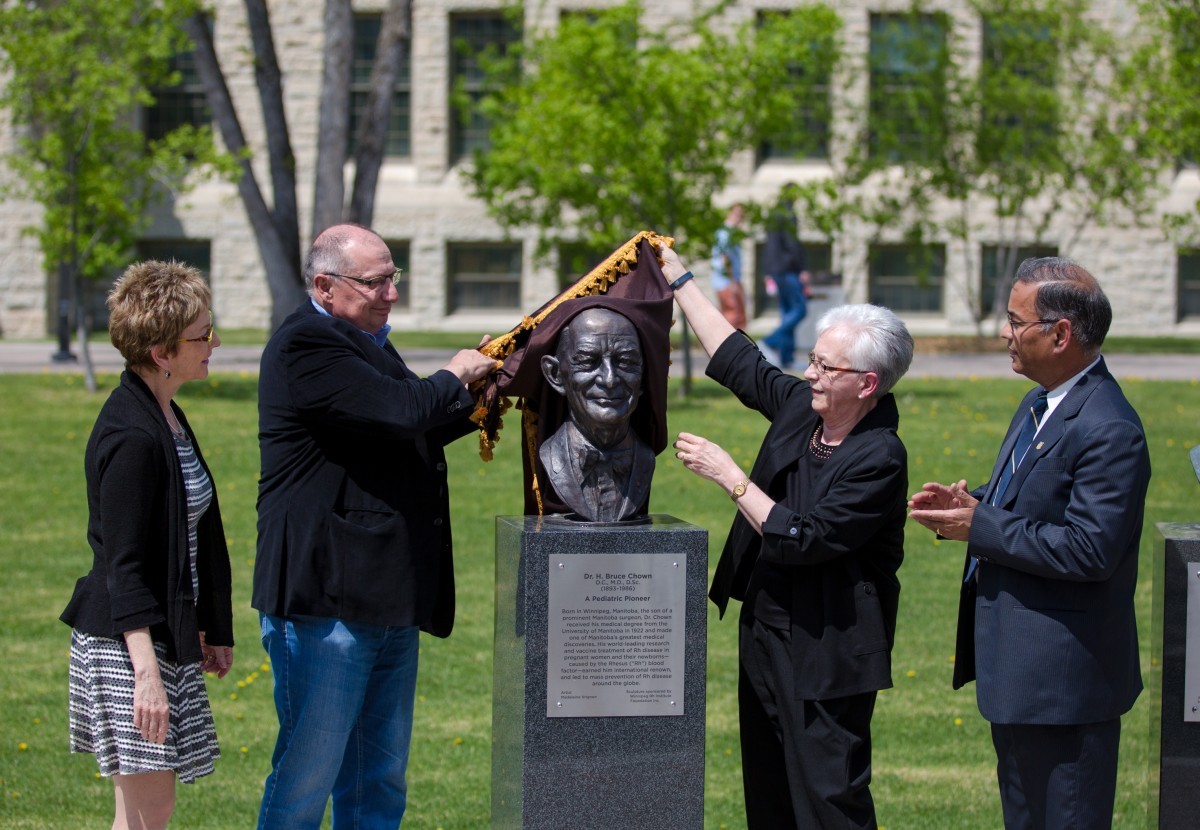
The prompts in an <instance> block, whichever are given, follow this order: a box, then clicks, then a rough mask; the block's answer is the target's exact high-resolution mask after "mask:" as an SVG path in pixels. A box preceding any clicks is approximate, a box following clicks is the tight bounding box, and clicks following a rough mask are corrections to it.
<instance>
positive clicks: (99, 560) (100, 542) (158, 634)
mask: <svg viewBox="0 0 1200 830" xmlns="http://www.w3.org/2000/svg"><path fill="white" fill-rule="evenodd" d="M171 408H172V411H173V412H174V413H175V417H176V418H178V419H179V423H180V424H181V425H182V426H183V428H184V429H185V430H186V431H187V433H188V435H189V436H191V438H192V447H193V449H194V450H195V451H196V459H197V460H198V461H199V462H200V466H201V467H203V468H204V471H205V472H206V473H208V476H209V478H210V479H211V478H212V472H211V471H210V470H209V469H208V465H207V464H206V463H205V462H204V455H203V454H202V453H201V452H200V444H199V441H198V440H197V439H196V435H195V433H194V432H193V431H192V428H191V426H190V425H189V424H188V422H187V418H186V417H185V416H184V414H183V410H182V409H180V408H179V407H178V406H176V405H175V404H172V405H171ZM83 466H84V472H85V473H86V475H87V498H88V532H87V536H88V543H89V544H90V545H91V546H92V569H91V571H90V572H89V573H88V574H87V575H86V576H83V577H81V578H80V579H79V581H78V582H77V583H76V585H75V592H74V594H73V595H72V596H71V601H70V602H69V603H68V605H67V607H66V609H65V610H64V611H63V613H62V616H61V617H60V619H62V621H63V622H65V623H67V624H68V625H70V626H71V627H73V628H76V629H78V630H79V631H82V632H84V633H85V634H92V635H95V636H98V637H110V638H112V639H116V640H120V639H122V635H123V634H124V633H125V632H126V631H133V630H135V629H138V628H145V627H149V629H150V636H151V638H152V639H153V640H154V642H156V643H161V644H162V645H164V646H165V647H166V649H167V659H168V660H171V661H173V662H176V663H198V662H200V659H201V657H202V655H201V653H200V632H201V631H203V632H205V641H206V642H207V643H208V644H209V645H214V646H232V645H233V603H232V599H231V588H230V585H231V579H230V569H229V551H228V549H227V548H226V547H225V530H224V529H223V527H222V525H221V508H220V504H219V503H218V501H217V492H216V484H215V482H214V484H213V498H212V502H211V503H210V504H209V506H208V510H206V511H205V512H204V515H203V516H202V517H201V518H200V524H199V526H198V527H197V528H196V533H197V540H196V544H197V550H196V570H197V572H198V575H199V577H200V579H199V584H200V596H198V597H194V596H192V571H191V563H190V558H189V555H188V527H187V490H186V489H185V486H184V482H183V470H182V469H181V468H180V466H179V456H178V454H177V452H176V450H175V439H174V438H173V437H172V436H171V430H170V428H169V427H168V426H167V420H166V418H164V417H163V414H162V410H161V409H160V408H159V406H158V401H156V400H155V399H154V394H153V393H152V392H151V391H150V389H149V388H148V387H147V386H146V384H145V382H143V381H142V379H141V378H140V377H138V376H137V375H136V374H135V373H133V372H130V371H126V372H124V373H123V374H122V375H121V383H120V385H119V386H118V387H117V388H116V389H114V390H113V393H112V395H110V396H109V398H108V400H107V401H105V403H104V407H103V408H102V409H101V410H100V414H99V416H97V418H96V424H95V426H93V427H92V434H91V436H90V437H89V438H88V445H87V451H86V452H85V454H84V458H83Z"/></svg>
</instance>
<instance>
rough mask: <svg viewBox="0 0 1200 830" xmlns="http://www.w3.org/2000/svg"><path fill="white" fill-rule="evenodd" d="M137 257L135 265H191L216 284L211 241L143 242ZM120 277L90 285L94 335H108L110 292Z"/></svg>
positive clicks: (165, 240) (140, 242) (155, 240)
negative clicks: (149, 262)
mask: <svg viewBox="0 0 1200 830" xmlns="http://www.w3.org/2000/svg"><path fill="white" fill-rule="evenodd" d="M134 256H135V259H134V261H135V262H144V261H146V260H148V259H157V260H159V261H161V262H170V261H172V260H175V261H176V262H182V263H183V264H185V265H190V266H191V267H192V268H195V269H196V270H197V271H199V272H200V275H201V276H203V277H204V280H205V281H206V282H207V283H208V284H209V286H210V287H211V286H212V280H211V279H210V278H209V272H210V271H211V270H212V243H211V242H209V241H208V240H207V239H143V240H140V241H139V242H138V243H137V248H136V249H135V251H134ZM122 270H124V269H122ZM120 276H121V274H120V273H116V274H114V275H113V278H112V280H110V281H109V282H107V283H101V282H97V283H90V284H89V285H88V286H87V291H88V294H87V308H88V313H89V315H90V318H91V320H92V331H104V330H106V329H107V328H108V305H107V299H108V292H109V291H110V290H111V289H112V286H113V283H114V282H116V281H117V278H118V277H120Z"/></svg>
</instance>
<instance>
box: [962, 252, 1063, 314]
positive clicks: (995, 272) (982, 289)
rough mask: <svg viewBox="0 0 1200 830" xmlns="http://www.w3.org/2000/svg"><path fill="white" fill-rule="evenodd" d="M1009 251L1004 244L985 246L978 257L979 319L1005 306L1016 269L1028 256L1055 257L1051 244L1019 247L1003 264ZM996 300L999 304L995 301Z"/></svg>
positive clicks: (1055, 253) (1006, 305) (1056, 253)
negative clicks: (1000, 287) (999, 293)
mask: <svg viewBox="0 0 1200 830" xmlns="http://www.w3.org/2000/svg"><path fill="white" fill-rule="evenodd" d="M1010 252H1011V249H1010V248H1009V247H1008V246H1007V245H984V246H983V252H982V253H983V255H982V256H981V257H980V262H979V265H980V279H979V302H978V304H977V308H978V309H979V316H980V317H981V318H983V317H987V316H989V315H991V314H992V313H994V312H996V311H997V310H1003V309H1006V308H1007V307H1008V292H1009V291H1010V290H1011V289H1012V278H1013V275H1014V274H1016V273H1017V266H1018V265H1020V264H1021V263H1022V262H1024V261H1025V260H1027V259H1029V258H1031V257H1044V256H1058V248H1056V247H1055V246H1053V245H1021V246H1020V247H1018V248H1017V250H1016V255H1015V256H1014V257H1013V258H1012V260H1011V262H1010V261H1006V258H1007V257H1008V256H1009V254H1010ZM1001 281H1003V286H1004V287H1003V289H1002V291H1003V293H1002V294H1001V295H1000V296H999V297H997V296H996V289H997V288H998V287H999V286H998V285H997V283H999V282H1001ZM997 299H999V301H1000V302H999V305H997V304H996V300H997Z"/></svg>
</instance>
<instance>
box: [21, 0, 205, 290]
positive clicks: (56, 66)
mask: <svg viewBox="0 0 1200 830" xmlns="http://www.w3.org/2000/svg"><path fill="white" fill-rule="evenodd" d="M195 5H196V4H195V2H193V0H165V2H154V0H106V2H103V3H96V2H90V0H60V2H54V3H25V2H4V3H2V4H0V72H5V73H8V76H7V83H6V85H5V87H4V88H3V90H2V91H0V106H3V107H5V108H7V109H8V111H9V113H10V114H11V117H12V120H13V123H14V125H15V126H16V127H17V137H16V152H14V153H13V154H12V155H11V156H9V158H8V162H9V164H10V165H11V166H12V168H13V170H14V172H15V173H16V177H15V181H14V183H13V184H12V185H11V191H12V193H13V194H14V195H16V196H19V197H22V198H27V199H31V200H33V201H36V202H38V203H39V204H40V205H41V207H42V217H41V222H40V225H39V226H38V227H37V228H36V229H35V230H34V233H35V234H36V236H37V237H38V240H39V242H40V244H41V249H42V253H43V255H44V257H45V261H46V263H47V265H48V266H50V267H52V266H56V265H59V264H64V265H66V266H67V267H69V268H71V269H72V271H73V273H75V274H79V275H82V276H84V277H87V278H89V279H100V278H105V277H109V276H111V274H112V269H113V268H115V267H118V266H120V265H123V264H124V263H125V262H126V261H127V259H128V254H129V251H130V249H131V247H132V245H133V243H134V242H135V241H136V239H137V236H138V234H139V233H140V231H141V230H142V229H143V228H144V226H145V224H146V221H147V218H146V211H147V208H148V206H149V205H150V203H151V202H152V200H154V199H157V198H165V197H167V196H168V195H169V194H171V193H179V192H182V191H184V190H186V189H187V187H188V186H189V181H194V179H193V180H189V179H188V178H187V177H188V175H189V174H190V173H195V172H201V173H202V172H204V170H205V169H206V168H210V167H211V166H212V165H215V164H217V163H218V156H217V154H216V152H215V150H214V147H213V141H212V136H211V135H210V133H209V131H208V130H194V129H186V130H180V131H177V132H175V133H173V134H171V135H168V136H167V137H165V138H164V139H162V140H160V141H146V140H145V138H144V136H143V134H142V132H141V130H140V129H139V126H138V119H137V109H138V107H142V106H147V105H150V104H152V103H153V98H152V96H151V94H150V91H149V90H150V89H151V88H152V87H155V86H163V85H168V84H170V83H172V82H174V80H176V79H175V78H174V77H173V75H172V73H171V72H170V70H169V60H170V58H171V56H172V55H174V54H176V53H177V52H179V51H180V50H182V49H185V48H187V44H186V41H185V39H184V37H183V34H182V32H181V31H180V29H179V27H178V25H177V21H179V20H181V19H182V18H183V17H184V16H185V15H187V14H190V13H191V12H192V11H193V10H194V8H195Z"/></svg>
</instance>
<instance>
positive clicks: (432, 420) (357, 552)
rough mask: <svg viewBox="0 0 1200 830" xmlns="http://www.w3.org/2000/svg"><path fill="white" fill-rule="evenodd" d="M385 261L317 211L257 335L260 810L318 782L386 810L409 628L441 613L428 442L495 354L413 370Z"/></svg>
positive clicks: (338, 815)
mask: <svg viewBox="0 0 1200 830" xmlns="http://www.w3.org/2000/svg"><path fill="white" fill-rule="evenodd" d="M398 276H399V271H398V270H397V269H396V267H395V265H394V264H393V263H392V257H391V253H390V252H389V250H388V247H387V245H386V243H384V241H383V240H382V239H381V238H380V237H379V236H378V235H377V234H375V233H374V232H372V231H371V230H369V229H367V228H364V227H361V226H358V225H337V226H334V227H331V228H328V229H327V230H325V231H323V232H322V233H321V234H319V235H318V236H317V238H316V240H314V242H313V245H312V249H311V251H310V252H309V254H308V257H307V259H306V261H305V266H304V282H305V286H306V287H307V289H308V292H309V299H307V300H306V301H305V302H304V303H303V304H302V305H301V307H300V308H299V309H297V310H296V311H295V312H293V313H292V315H291V316H289V317H288V318H287V319H286V320H285V321H284V322H283V324H282V325H281V326H280V327H279V329H278V331H276V332H275V334H273V335H272V336H271V339H270V341H269V342H268V343H267V346H266V348H265V349H264V351H263V356H262V365H261V369H260V372H259V401H258V410H259V447H260V452H261V457H262V461H261V464H262V466H261V470H262V472H261V477H260V479H259V490H258V555H257V558H256V559H255V563H254V592H253V597H252V605H253V606H254V607H255V608H256V609H258V611H259V612H260V622H261V626H262V642H263V646H264V647H265V648H266V650H267V654H268V655H269V656H270V659H271V669H272V672H273V673H274V677H275V708H276V711H277V714H278V716H279V736H278V739H277V741H276V744H275V751H274V754H273V756H272V758H271V773H270V775H269V776H268V777H267V780H266V783H265V786H264V790H263V800H262V806H261V808H260V811H259V820H258V826H259V827H260V828H273V829H274V830H305V829H306V828H313V830H315V828H317V827H319V826H320V824H321V820H322V817H323V816H324V813H325V807H326V804H327V803H328V801H329V798H330V795H332V797H333V826H334V827H335V828H339V830H340V828H351V827H353V828H362V829H363V830H367V829H368V828H372V829H375V828H390V829H391V830H395V828H396V827H398V826H399V824H400V821H401V818H402V817H403V815H404V808H405V805H406V802H407V790H406V784H405V769H406V767H407V764H408V749H409V739H410V736H411V733H412V722H413V703H414V698H415V694H416V684H417V648H418V631H427V632H429V633H431V634H433V635H434V636H437V637H446V636H448V635H449V634H450V629H451V627H452V626H453V623H454V567H453V561H452V544H451V534H450V498H449V493H448V491H447V474H446V456H445V452H444V449H443V448H444V446H445V445H446V444H447V443H449V442H450V441H452V440H454V439H456V438H459V437H461V436H463V435H466V434H467V433H468V432H472V431H473V430H475V429H476V427H475V425H474V424H473V423H471V421H469V420H468V416H469V415H470V414H471V412H472V411H473V409H474V404H473V399H472V397H471V395H470V394H469V393H468V391H467V385H468V384H470V383H471V382H473V381H475V380H479V379H481V378H483V377H485V376H486V375H487V374H488V373H489V372H491V371H492V370H493V369H494V368H495V366H496V361H495V360H493V359H492V358H490V357H487V356H485V355H483V354H481V353H480V352H478V351H476V350H474V349H464V350H462V351H459V352H458V353H457V354H455V355H454V357H452V358H451V359H450V362H449V363H448V364H447V365H446V366H445V367H443V368H442V369H440V370H439V371H437V372H434V373H433V374H432V375H430V376H429V377H427V378H420V377H418V376H417V375H416V374H414V373H413V372H412V371H411V370H410V369H409V368H408V367H407V366H406V365H405V363H404V360H403V359H402V358H401V357H400V355H399V353H398V352H397V351H396V349H395V348H394V347H393V346H392V344H391V343H390V342H389V341H388V338H387V335H388V332H389V331H390V328H391V327H390V326H389V325H388V323H387V320H388V315H389V313H390V311H391V308H392V304H393V303H395V302H396V300H397V298H398V294H397V293H396V286H395V280H396V278H397V277H398ZM486 341H487V338H484V342H486Z"/></svg>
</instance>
